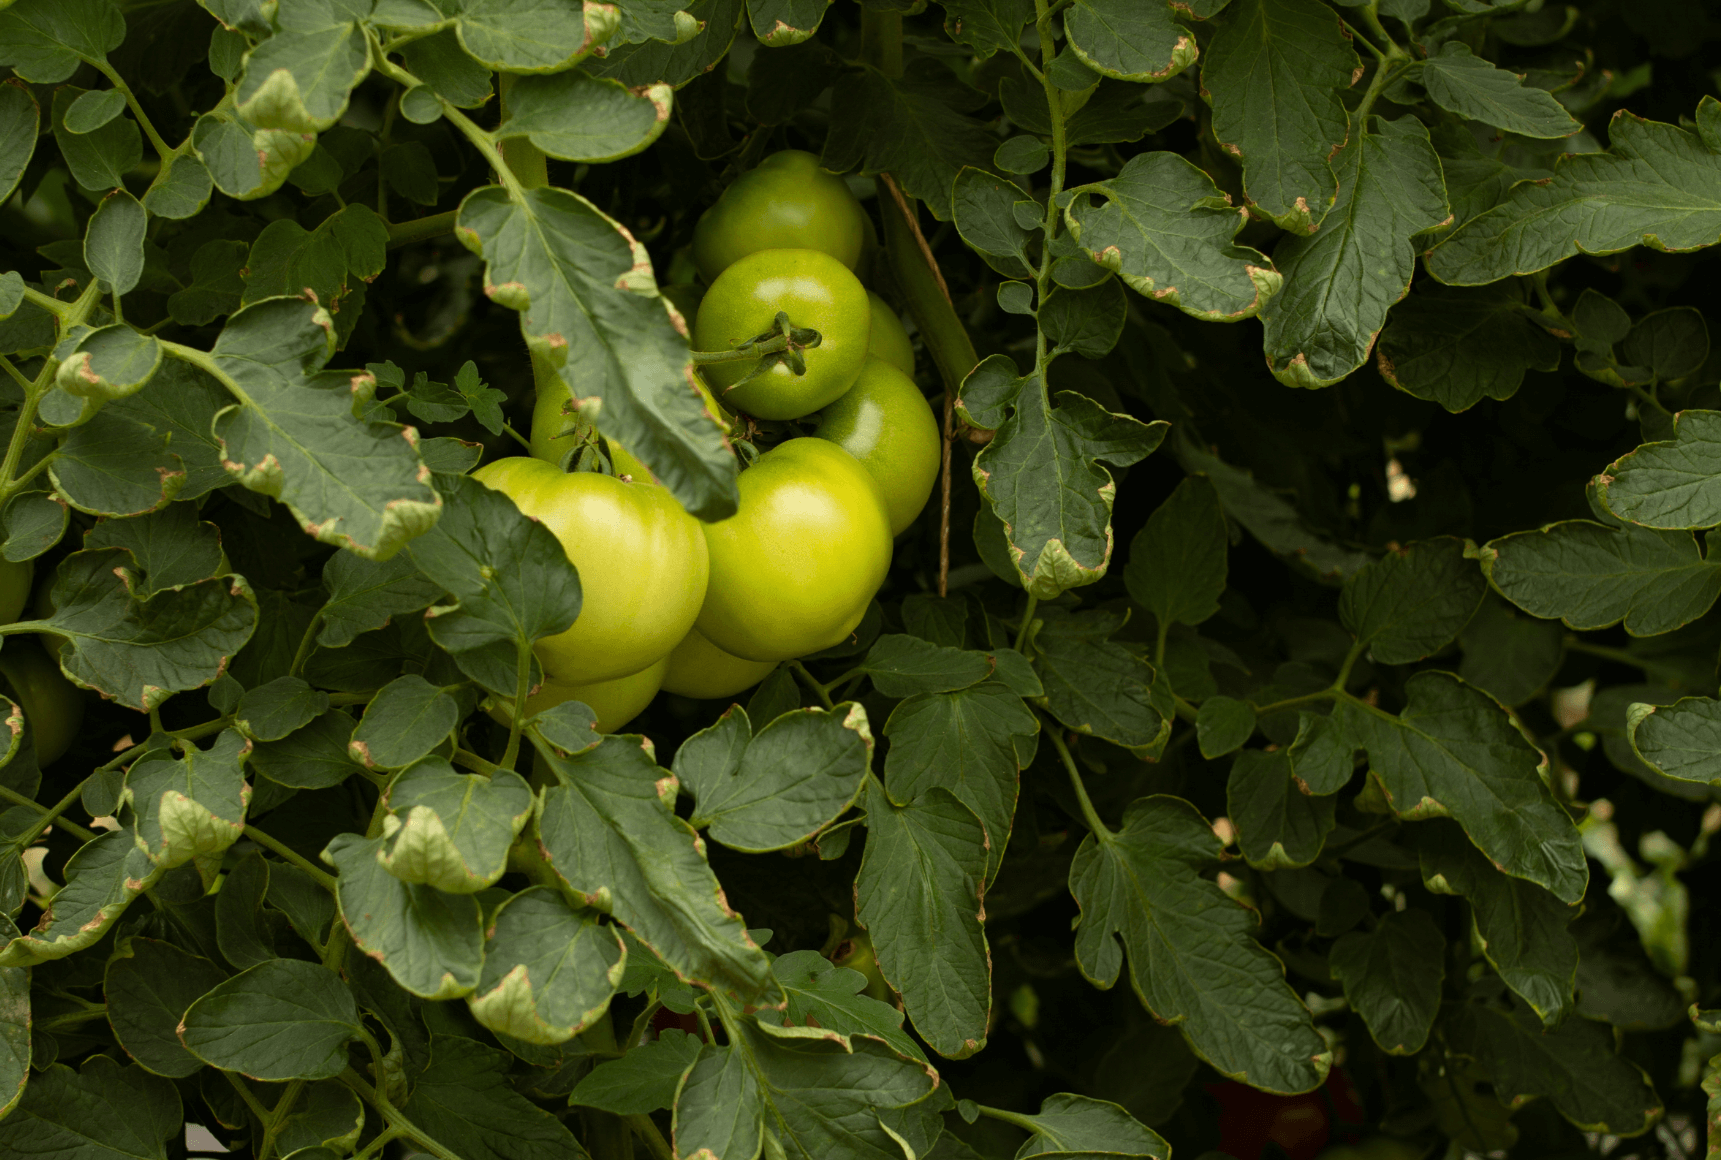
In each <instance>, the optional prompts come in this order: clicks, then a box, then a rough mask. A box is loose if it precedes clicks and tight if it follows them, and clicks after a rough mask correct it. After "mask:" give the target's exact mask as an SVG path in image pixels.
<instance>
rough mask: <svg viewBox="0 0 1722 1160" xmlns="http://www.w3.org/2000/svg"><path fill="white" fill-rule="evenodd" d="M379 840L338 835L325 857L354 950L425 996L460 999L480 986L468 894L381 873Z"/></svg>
mask: <svg viewBox="0 0 1722 1160" xmlns="http://www.w3.org/2000/svg"><path fill="white" fill-rule="evenodd" d="M385 842H386V839H384V838H361V837H360V836H359V835H357V834H337V835H335V838H334V840H332V841H331V842H330V843H329V845H328V847H327V848H326V849H325V850H324V851H323V860H324V861H325V862H327V863H329V864H330V865H331V866H334V867H335V868H336V869H337V870H338V871H339V872H340V885H339V887H338V889H337V890H336V891H335V901H336V903H337V904H338V905H339V906H340V911H341V921H342V922H344V923H346V925H347V930H348V931H349V932H350V933H351V934H352V936H353V945H354V946H356V947H357V948H358V949H359V950H361V951H363V952H364V953H365V954H367V955H370V956H371V957H372V958H373V959H376V960H377V961H378V962H380V963H382V964H383V966H385V967H387V968H388V970H389V974H390V975H392V976H394V980H395V982H397V983H399V984H400V985H401V986H402V987H404V988H405V989H406V990H408V991H411V992H412V993H413V994H415V995H417V996H419V997H420V998H423V999H438V1000H440V999H457V998H459V997H460V996H462V995H465V994H468V993H470V992H471V991H472V989H473V988H474V987H476V986H478V980H479V969H480V967H481V966H482V964H483V961H484V925H483V921H482V915H481V914H480V913H479V906H478V901H477V900H476V899H475V898H474V897H473V896H472V895H470V894H446V893H444V892H443V891H441V890H438V889H436V888H435V887H432V886H422V885H419V884H418V883H410V882H402V881H401V880H400V879H399V878H396V877H395V876H394V875H392V874H390V873H389V872H388V870H386V869H384V867H383V865H382V860H381V857H380V855H381V854H382V851H383V846H384V843H385Z"/></svg>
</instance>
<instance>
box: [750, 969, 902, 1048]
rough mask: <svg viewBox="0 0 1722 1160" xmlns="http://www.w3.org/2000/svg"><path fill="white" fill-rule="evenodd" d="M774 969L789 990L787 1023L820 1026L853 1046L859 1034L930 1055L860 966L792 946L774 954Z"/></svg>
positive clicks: (768, 1016) (764, 1017) (769, 1016)
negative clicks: (875, 993)
mask: <svg viewBox="0 0 1722 1160" xmlns="http://www.w3.org/2000/svg"><path fill="white" fill-rule="evenodd" d="M771 973H772V974H774V975H776V976H777V981H778V982H779V983H781V984H783V993H784V994H785V995H787V996H789V1005H788V1006H787V1007H785V1008H784V1010H783V1014H782V1020H783V1023H782V1026H784V1027H796V1028H799V1027H818V1028H820V1029H822V1030H825V1031H828V1032H831V1033H833V1034H835V1035H838V1036H841V1037H843V1038H844V1040H845V1041H846V1042H849V1043H850V1044H851V1046H852V1045H853V1037H854V1036H857V1035H867V1036H871V1037H873V1038H874V1039H878V1040H882V1041H883V1042H885V1043H886V1044H888V1045H889V1046H890V1047H891V1049H892V1050H894V1051H895V1052H896V1053H897V1054H898V1055H901V1056H903V1057H904V1058H905V1059H917V1060H919V1059H925V1057H924V1056H923V1055H922V1054H921V1049H920V1047H919V1046H917V1045H916V1043H915V1041H914V1039H912V1038H911V1037H910V1036H909V1034H908V1032H906V1031H904V1030H903V1013H902V1012H901V1011H899V1010H897V1008H895V1007H893V1006H891V1004H889V1003H882V1002H880V1001H879V1000H878V999H875V998H872V997H871V996H869V995H865V994H862V991H863V989H864V988H865V987H866V986H867V976H866V975H863V974H862V973H861V972H860V971H852V970H850V969H849V968H848V967H839V966H837V965H836V964H835V963H832V962H830V961H829V960H827V959H825V958H824V957H822V956H821V955H820V954H819V952H817V951H791V952H790V953H789V954H787V955H779V956H778V957H777V958H775V959H773V960H772V963H771ZM759 1017H760V1018H761V1019H762V1020H764V1021H767V1022H769V1021H770V1020H771V1019H772V1018H773V1017H774V1016H773V1014H772V1013H770V1012H763V1011H762V1012H760V1016H759Z"/></svg>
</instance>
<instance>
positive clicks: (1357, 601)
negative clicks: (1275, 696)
mask: <svg viewBox="0 0 1722 1160" xmlns="http://www.w3.org/2000/svg"><path fill="white" fill-rule="evenodd" d="M1465 549H1466V544H1465V543H1464V542H1463V541H1460V540H1456V539H1453V538H1452V537H1448V536H1443V537H1441V538H1440V539H1435V540H1421V541H1419V542H1417V543H1415V544H1411V545H1409V546H1408V547H1405V548H1402V549H1400V550H1399V551H1396V552H1389V553H1388V554H1387V555H1385V556H1383V557H1381V558H1380V559H1378V560H1376V561H1375V562H1374V563H1373V564H1370V565H1369V566H1368V567H1367V568H1363V569H1361V570H1359V571H1357V572H1355V573H1353V574H1352V575H1351V576H1349V577H1347V578H1346V581H1345V588H1344V590H1343V591H1342V592H1341V593H1340V598H1339V619H1340V621H1341V622H1342V623H1344V625H1345V626H1346V627H1347V628H1349V629H1350V630H1351V631H1352V633H1353V634H1355V635H1356V637H1357V639H1358V641H1359V642H1360V643H1361V644H1363V645H1365V646H1366V647H1367V648H1368V649H1369V655H1370V656H1371V657H1372V658H1374V659H1375V660H1376V661H1377V662H1379V663H1381V664H1389V665H1403V664H1410V663H1411V662H1413V661H1420V660H1422V659H1423V658H1425V657H1428V656H1432V655H1434V654H1435V653H1437V652H1439V651H1440V650H1441V649H1442V648H1444V647H1446V645H1447V644H1448V642H1450V641H1451V640H1452V639H1453V638H1454V637H1456V636H1458V635H1459V632H1460V630H1462V629H1463V628H1464V627H1465V626H1466V625H1467V624H1469V623H1470V621H1471V618H1472V616H1474V615H1475V614H1476V611H1477V608H1478V606H1479V605H1480V604H1481V603H1482V601H1483V595H1484V593H1485V592H1486V591H1487V585H1486V584H1485V583H1484V581H1483V577H1482V574H1481V573H1480V572H1479V571H1478V570H1477V567H1476V565H1475V564H1474V563H1473V562H1472V561H1471V560H1470V559H1468V558H1467V555H1466V551H1465Z"/></svg>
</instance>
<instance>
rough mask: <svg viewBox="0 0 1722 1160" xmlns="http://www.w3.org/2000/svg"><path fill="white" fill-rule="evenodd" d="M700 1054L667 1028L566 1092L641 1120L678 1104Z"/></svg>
mask: <svg viewBox="0 0 1722 1160" xmlns="http://www.w3.org/2000/svg"><path fill="white" fill-rule="evenodd" d="M812 953H813V952H811V951H797V952H796V954H812ZM787 957H789V956H785V958H787ZM782 961H783V960H782V959H779V960H778V962H782ZM821 961H822V962H823V961H824V960H821ZM895 1013H896V1014H897V1018H898V1019H901V1018H902V1014H901V1013H900V1012H895ZM699 1053H700V1041H699V1040H698V1039H696V1038H694V1037H693V1036H692V1035H689V1034H688V1033H687V1032H686V1031H677V1030H675V1029H674V1028H665V1029H664V1030H662V1031H660V1032H658V1037H657V1038H656V1039H651V1040H647V1041H646V1042H645V1043H641V1044H637V1045H635V1046H633V1047H630V1048H628V1050H627V1053H626V1054H624V1055H623V1056H622V1058H621V1059H613V1060H610V1061H609V1062H607V1063H601V1064H599V1065H598V1066H597V1067H595V1068H593V1069H592V1070H591V1071H589V1072H587V1073H586V1075H585V1077H584V1078H583V1079H581V1081H580V1082H579V1083H577V1084H575V1085H574V1090H573V1091H571V1092H569V1093H568V1102H569V1103H570V1104H572V1105H574V1106H576V1107H582V1108H598V1109H599V1110H601V1111H606V1112H614V1113H616V1114H617V1115H618V1116H639V1115H646V1114H647V1113H650V1112H655V1111H659V1110H660V1109H668V1108H670V1107H671V1106H673V1105H674V1104H675V1102H676V1088H677V1087H679V1086H681V1082H682V1076H683V1075H684V1074H685V1073H686V1072H687V1070H688V1068H690V1067H692V1066H693V1063H694V1059H695V1057H696V1056H698V1055H699Z"/></svg>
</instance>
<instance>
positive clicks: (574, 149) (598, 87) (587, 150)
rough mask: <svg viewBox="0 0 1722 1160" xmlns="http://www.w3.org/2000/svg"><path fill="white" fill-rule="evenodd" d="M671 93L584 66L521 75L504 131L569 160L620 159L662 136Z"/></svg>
mask: <svg viewBox="0 0 1722 1160" xmlns="http://www.w3.org/2000/svg"><path fill="white" fill-rule="evenodd" d="M670 92H671V90H670V86H669V85H666V84H661V83H660V84H655V85H648V86H645V87H644V88H642V89H630V88H629V87H628V86H626V85H624V84H622V83H621V82H620V81H615V80H610V79H608V78H604V77H595V76H591V75H590V74H588V73H587V72H586V71H585V70H583V69H571V70H569V71H567V72H559V73H553V74H551V75H549V76H526V77H521V78H520V79H519V80H518V81H516V82H515V83H514V87H513V88H511V89H510V90H509V92H508V120H506V121H505V122H503V125H502V131H504V132H506V134H507V135H508V136H510V137H520V136H524V137H528V138H530V139H531V141H532V143H533V144H534V145H536V146H538V148H540V149H542V150H543V151H544V152H545V153H546V154H548V155H549V156H551V157H559V158H561V159H562V160H564V161H586V162H599V161H617V160H620V159H621V158H623V157H631V156H633V155H634V154H635V153H638V152H640V151H641V150H642V149H645V148H646V147H647V146H649V145H651V143H652V142H654V141H656V140H657V139H658V136H659V134H661V133H662V132H663V131H664V126H665V125H667V124H669V120H670Z"/></svg>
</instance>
